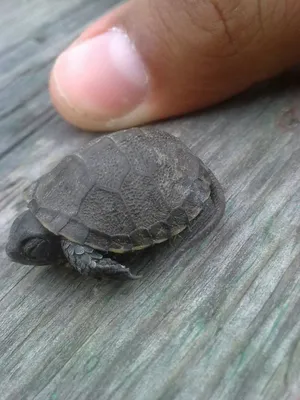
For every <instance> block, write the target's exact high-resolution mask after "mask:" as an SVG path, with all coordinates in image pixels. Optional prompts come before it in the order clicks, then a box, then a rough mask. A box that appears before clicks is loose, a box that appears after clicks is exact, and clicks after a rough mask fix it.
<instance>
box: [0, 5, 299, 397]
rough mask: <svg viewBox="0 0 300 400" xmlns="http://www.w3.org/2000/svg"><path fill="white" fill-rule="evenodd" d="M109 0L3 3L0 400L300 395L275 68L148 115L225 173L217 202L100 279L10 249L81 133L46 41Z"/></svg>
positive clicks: (281, 97)
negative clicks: (18, 224)
mask: <svg viewBox="0 0 300 400" xmlns="http://www.w3.org/2000/svg"><path fill="white" fill-rule="evenodd" d="M113 3H114V1H110V2H109V1H108V0H105V1H102V2H99V1H96V0H86V1H83V0H73V1H72V2H70V1H61V0H55V1H54V0H51V1H49V0H48V1H47V0H39V1H37V0H27V1H21V2H20V1H19V0H11V1H9V2H5V1H2V2H0V20H1V27H2V29H1V37H0V133H1V142H0V171H1V181H0V231H1V238H0V252H1V253H0V254H1V255H0V256H1V269H0V321H1V323H0V365H1V368H0V393H1V399H3V400H19V399H35V400H45V399H49V400H50V399H51V400H57V399H62V400H75V399H76V400H77V399H80V400H81V399H83V400H85V399H88V400H99V399H101V400H102V399H103V400H106V399H113V400H127V399H128V400H129V399H130V400H133V399H141V400H173V399H175V400H193V399H199V400H206V399H211V400H260V399H262V400H271V399H272V400H274V399H278V400H288V399H289V400H296V399H298V398H299V396H300V372H299V371H300V361H299V360H300V318H299V317H300V268H299V267H300V261H299V260H300V85H299V83H297V81H299V79H298V78H297V77H293V76H288V77H281V78H278V79H276V80H274V81H272V82H268V83H266V84H264V85H260V86H259V87H256V88H253V90H251V91H249V92H248V93H247V94H244V95H242V96H239V97H237V98H235V99H234V100H232V101H230V102H227V103H225V104H222V105H220V106H218V107H215V108H214V109H211V110H208V111H205V112H202V113H199V114H194V115H191V116H187V117H185V118H182V119H177V120H173V121H167V122H164V123H160V124H157V125H158V126H159V127H160V128H163V129H165V130H167V131H168V132H171V133H173V134H174V135H176V136H178V137H181V139H182V140H183V141H184V142H185V143H186V144H187V145H189V146H190V147H191V148H192V149H193V151H194V152H195V153H196V154H197V155H199V156H200V158H202V159H203V161H204V162H205V163H206V164H207V165H208V166H209V167H210V168H211V169H212V170H213V171H214V173H215V174H216V176H217V177H218V178H219V180H220V182H221V183H222V184H223V186H224V189H225V194H226V199H227V209H226V214H225V217H224V218H223V220H222V221H221V223H220V225H219V226H218V227H217V229H216V230H215V231H214V232H213V233H212V234H211V235H209V237H207V238H206V239H205V240H204V241H199V240H198V239H197V234H196V235H194V236H193V233H192V232H191V233H188V234H186V235H184V236H183V237H181V238H179V239H178V240H176V241H174V242H173V243H170V244H168V245H165V246H161V247H159V248H156V249H153V250H151V251H150V252H149V251H148V252H146V253H145V254H144V255H143V256H142V257H139V258H138V259H136V260H135V261H133V264H134V267H135V268H136V270H137V271H138V272H140V273H142V274H143V279H142V280H140V281H138V282H133V283H125V284H122V283H110V282H97V281H94V280H92V279H83V278H82V277H79V276H78V275H76V274H75V273H72V272H70V271H69V270H62V269H61V270H58V269H55V268H51V267H39V268H37V267H36V268H35V267H27V266H20V265H17V264H14V263H11V262H10V261H9V260H8V259H7V257H6V255H5V253H4V246H5V243H6V239H7V234H8V230H9V227H10V224H11V222H12V220H13V218H14V217H15V216H16V215H17V214H18V213H19V212H20V211H21V210H22V209H23V208H24V207H25V205H24V203H23V201H22V191H23V189H24V188H25V187H26V186H27V185H28V184H29V182H30V181H31V180H33V179H36V178H38V177H39V176H40V175H41V174H42V173H44V172H46V171H47V170H49V168H51V166H52V165H54V164H55V163H56V162H57V161H59V160H60V159H61V158H62V157H63V156H64V155H66V154H68V153H70V152H72V151H73V150H74V149H76V148H77V147H78V146H79V145H80V144H82V143H83V142H86V141H87V140H89V139H90V137H91V135H88V134H84V133H82V132H79V131H76V130H75V129H73V128H71V127H70V126H69V125H68V124H66V123H65V122H63V121H62V120H61V119H60V117H59V116H57V115H56V113H55V111H54V110H53V108H52V107H51V105H50V102H49V96H48V93H47V79H48V72H49V70H50V67H51V64H52V62H53V60H54V58H55V56H56V55H57V54H58V53H59V51H60V50H61V49H63V48H64V46H65V45H67V44H68V43H69V42H70V41H71V40H72V39H73V38H74V37H75V36H76V34H78V32H79V31H80V30H81V29H82V28H83V27H84V26H85V25H86V24H88V23H89V21H91V20H92V19H93V18H94V17H95V16H96V15H100V14H101V13H102V12H103V11H104V10H105V9H106V8H107V7H109V6H110V5H112V4H113Z"/></svg>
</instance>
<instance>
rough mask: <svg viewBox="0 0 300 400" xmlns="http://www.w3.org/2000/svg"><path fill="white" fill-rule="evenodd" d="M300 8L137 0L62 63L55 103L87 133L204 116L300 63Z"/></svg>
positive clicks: (88, 34) (54, 83) (291, 0)
mask: <svg viewBox="0 0 300 400" xmlns="http://www.w3.org/2000/svg"><path fill="white" fill-rule="evenodd" d="M299 39H300V2H299V1H298V0H288V1H278V0H261V1H258V2H256V1H248V0H223V1H221V0H202V1H199V0H198V1H196V0H195V1H192V0H165V1H161V0H131V1H129V2H127V3H125V4H123V5H121V6H119V7H117V8H115V9H114V10H112V11H111V12H110V13H108V14H107V15H105V16H104V17H102V18H101V19H99V20H98V21H96V22H95V23H94V24H93V25H92V26H91V27H90V28H88V29H87V30H86V31H85V32H83V34H82V35H81V36H80V37H79V38H78V40H77V41H76V42H75V43H74V44H73V46H71V47H70V48H69V49H67V50H66V51H65V52H63V53H62V54H61V55H60V56H59V57H58V59H57V61H56V63H55V65H54V68H53V71H52V74H51V78H50V91H51V96H52V99H53V103H54V105H55V106H56V108H57V109H58V111H59V112H60V113H61V114H62V115H63V116H64V118H66V119H67V120H68V121H69V122H71V123H73V124H74V125H77V126H79V127H81V128H84V129H91V130H115V129H121V128H125V127H129V126H134V125H139V124H143V123H146V122H150V121H153V120H157V119H161V118H166V117H170V116H175V115H180V114H183V113H186V112H190V111H193V110H196V109H200V108H203V107H206V106H209V105H212V104H214V103H217V102H219V101H221V100H223V99H226V98H228V97H230V96H232V95H234V94H236V93H239V92H241V91H243V90H245V89H246V88H248V87H249V86H251V85H252V84H253V83H254V82H257V81H261V80H263V79H266V78H268V77H272V76H274V75H276V74H278V73H279V72H281V71H283V70H285V69H286V68H288V67H290V66H292V65H294V64H296V63H297V62H299V60H300V46H299Z"/></svg>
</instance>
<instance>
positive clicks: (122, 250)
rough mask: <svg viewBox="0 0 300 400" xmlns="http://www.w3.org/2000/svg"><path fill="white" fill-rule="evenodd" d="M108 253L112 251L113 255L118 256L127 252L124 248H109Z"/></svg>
mask: <svg viewBox="0 0 300 400" xmlns="http://www.w3.org/2000/svg"><path fill="white" fill-rule="evenodd" d="M108 251H111V252H112V253H117V254H123V253H126V251H125V249H124V248H122V249H112V248H109V249H108Z"/></svg>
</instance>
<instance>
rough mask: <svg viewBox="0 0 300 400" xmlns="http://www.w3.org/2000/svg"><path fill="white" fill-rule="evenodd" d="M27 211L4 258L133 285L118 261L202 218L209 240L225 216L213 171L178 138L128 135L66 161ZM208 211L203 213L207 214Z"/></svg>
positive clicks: (35, 188) (30, 193) (37, 190)
mask: <svg viewBox="0 0 300 400" xmlns="http://www.w3.org/2000/svg"><path fill="white" fill-rule="evenodd" d="M25 198H26V200H27V206H28V210H27V211H25V212H24V213H23V214H21V215H20V216H19V217H17V218H16V220H15V221H14V222H13V224H12V227H11V230H10V236H9V239H8V243H7V247H6V251H7V254H8V256H9V257H10V258H11V259H12V260H14V261H16V262H19V263H22V264H34V265H49V264H59V263H62V262H63V260H64V261H66V259H67V261H68V262H69V264H71V266H72V267H73V268H74V269H75V270H77V271H79V272H80V273H82V274H83V275H90V276H94V277H99V278H100V277H110V278H116V279H135V278H137V276H135V275H133V274H132V273H131V272H130V270H129V269H128V268H126V267H124V266H123V265H121V264H120V263H119V262H118V261H116V259H115V258H116V257H114V256H115V254H119V253H126V252H132V251H138V250H142V249H145V248H146V247H149V246H152V245H154V244H156V243H161V242H164V241H166V240H168V239H170V238H171V237H173V236H175V235H178V234H179V233H180V232H182V231H183V230H184V229H186V228H187V227H189V226H191V223H192V221H194V220H195V219H196V217H198V216H199V215H202V216H203V213H205V212H207V211H205V209H206V210H207V205H208V204H209V210H210V213H211V212H212V215H213V217H212V218H210V219H209V220H208V221H207V222H206V223H205V224H204V226H201V227H200V231H201V232H200V233H203V234H208V233H209V232H210V231H211V230H212V229H213V228H214V227H215V226H216V225H217V223H218V222H219V221H220V219H221V218H222V215H223V213H224V207H225V200H224V195H223V191H222V189H221V186H220V184H219V183H218V181H217V179H216V178H215V176H214V175H213V174H212V172H211V171H210V170H209V169H208V168H207V167H206V166H204V164H203V163H202V162H201V161H200V160H199V158H198V157H196V156H195V155H193V154H192V153H191V151H190V150H189V149H188V148H187V147H186V146H185V145H184V144H183V143H182V142H181V141H180V140H179V139H177V138H175V137H174V136H172V135H170V134H168V133H166V132H162V131H159V130H155V129H150V130H143V129H139V128H134V129H127V130H123V131H119V132H115V133H112V134H110V135H106V136H101V137H99V138H97V139H95V140H92V141H91V142H90V143H88V144H87V145H85V146H84V147H82V148H81V149H80V150H79V151H78V152H76V153H74V154H73V155H69V156H67V157H65V158H64V159H63V160H62V161H61V162H60V163H59V164H58V165H57V166H56V167H55V168H54V169H53V170H52V171H50V172H49V173H47V174H45V175H44V176H42V177H41V178H40V179H38V180H37V181H36V182H34V183H33V184H32V185H31V186H30V187H29V189H28V190H27V191H25ZM204 206H205V207H204Z"/></svg>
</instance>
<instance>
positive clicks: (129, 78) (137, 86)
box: [54, 28, 148, 120]
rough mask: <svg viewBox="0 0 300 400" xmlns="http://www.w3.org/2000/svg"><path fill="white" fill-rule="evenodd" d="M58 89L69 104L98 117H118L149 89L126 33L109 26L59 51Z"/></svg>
mask: <svg viewBox="0 0 300 400" xmlns="http://www.w3.org/2000/svg"><path fill="white" fill-rule="evenodd" d="M54 79H55V84H56V86H57V89H58V91H59V93H60V94H61V96H62V97H63V98H64V99H65V101H66V102H67V103H68V104H69V106H70V107H72V108H74V109H75V110H77V111H78V112H82V113H87V114H89V113H90V114H92V115H96V116H97V117H98V116H99V118H103V119H107V120H109V119H111V118H118V117H122V116H124V115H126V114H127V113H129V112H131V111H133V110H134V109H135V108H136V107H137V106H138V105H140V104H141V103H142V102H143V100H144V98H145V96H146V94H147V89H148V76H147V72H146V69H145V67H144V64H143V62H142V60H141V58H140V56H139V55H138V53H137V51H136V49H135V47H134V45H133V44H132V43H131V41H130V39H129V38H128V36H127V35H126V34H125V33H124V32H123V31H121V30H120V29H116V28H115V29H112V30H110V31H108V32H106V33H104V34H102V35H100V36H96V37H94V38H92V39H89V40H87V41H85V42H84V43H81V44H79V45H78V46H75V47H73V48H71V49H69V50H67V51H65V52H64V53H62V54H61V55H60V57H59V58H58V60H57V62H56V64H55V66H54Z"/></svg>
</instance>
